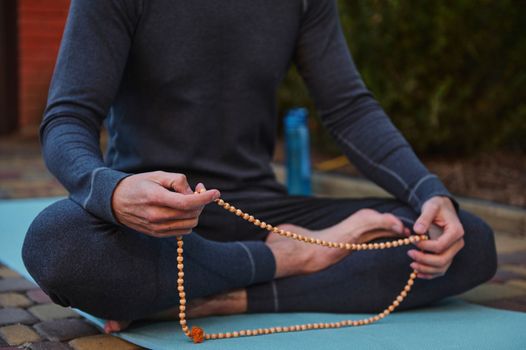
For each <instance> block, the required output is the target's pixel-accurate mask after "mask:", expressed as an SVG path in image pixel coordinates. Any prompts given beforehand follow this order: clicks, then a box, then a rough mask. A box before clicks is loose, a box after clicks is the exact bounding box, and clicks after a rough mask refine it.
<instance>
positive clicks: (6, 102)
mask: <svg viewBox="0 0 526 350" xmlns="http://www.w3.org/2000/svg"><path fill="white" fill-rule="evenodd" d="M17 37H18V28H17V0H0V135H4V134H7V133H10V132H13V131H15V130H16V128H17V127H18V40H17Z"/></svg>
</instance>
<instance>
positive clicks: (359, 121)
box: [295, 0, 458, 212]
mask: <svg viewBox="0 0 526 350" xmlns="http://www.w3.org/2000/svg"><path fill="white" fill-rule="evenodd" d="M303 3H304V9H303V10H304V13H303V18H302V23H301V28H300V34H299V37H298V41H297V46H296V51H295V63H296V65H297V67H298V70H299V72H300V74H301V75H302V77H303V79H304V81H305V83H306V84H307V86H308V88H309V91H310V93H311V95H312V98H313V100H314V102H315V104H316V107H317V109H318V111H319V113H320V116H321V119H322V122H323V124H324V125H325V127H326V128H327V129H328V130H329V132H330V133H331V135H332V136H333V137H334V138H335V139H336V141H337V142H338V144H339V146H340V147H341V148H342V150H343V152H344V153H345V154H346V156H347V157H348V158H349V159H350V161H351V162H352V163H353V164H355V165H356V166H357V168H358V169H359V170H360V171H361V172H362V173H363V174H364V175H365V176H367V177H368V178H369V179H371V180H372V181H374V182H375V183H376V184H378V185H379V186H381V187H382V188H384V189H385V190H386V191H388V192H389V193H391V194H393V195H394V196H395V197H396V198H398V199H400V200H402V201H404V202H406V203H408V204H409V205H410V206H411V207H412V208H413V209H414V210H416V211H417V212H420V210H421V207H422V205H423V203H424V202H425V201H426V200H428V199H429V198H431V197H434V196H446V197H449V198H451V199H452V201H453V203H454V205H455V206H457V207H458V204H457V203H456V201H455V200H454V199H453V196H452V195H451V194H450V193H449V192H448V190H447V189H446V188H445V186H444V185H443V183H442V182H441V181H440V180H439V179H438V177H437V176H436V175H434V174H431V173H430V172H429V171H428V170H427V169H426V167H425V166H424V165H423V164H422V163H421V162H420V160H419V159H418V158H417V156H416V155H415V153H414V152H413V150H412V148H411V146H410V145H409V144H408V142H407V141H406V140H405V138H404V137H403V136H402V135H401V133H400V132H399V131H398V130H397V128H396V127H395V126H394V125H393V124H392V122H391V121H390V119H389V117H388V116H387V115H386V113H385V112H384V110H383V109H382V108H381V106H380V105H379V104H378V102H377V101H376V100H375V99H374V97H373V96H372V94H371V93H370V92H369V91H368V89H367V88H366V87H365V84H364V83H363V81H362V79H361V77H360V74H359V73H358V71H357V69H356V67H355V65H354V63H353V60H352V58H351V55H350V53H349V49H348V47H347V43H346V41H345V37H344V35H343V31H342V28H341V25H340V23H339V18H338V11H337V7H336V1H335V0H311V1H304V2H303Z"/></svg>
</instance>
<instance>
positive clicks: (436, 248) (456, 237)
mask: <svg viewBox="0 0 526 350" xmlns="http://www.w3.org/2000/svg"><path fill="white" fill-rule="evenodd" d="M457 221H458V220H457ZM463 236H464V231H463V228H462V225H461V224H460V223H459V222H453V223H448V224H447V225H446V227H445V228H444V233H443V234H442V235H441V236H440V237H438V239H436V240H432V239H431V240H426V241H422V242H418V243H416V246H417V247H418V248H420V249H423V250H427V251H430V252H433V253H437V254H440V253H442V252H444V251H445V250H446V249H448V248H449V247H450V246H452V245H453V244H454V243H455V242H457V241H460V240H461V239H462V237H463Z"/></svg>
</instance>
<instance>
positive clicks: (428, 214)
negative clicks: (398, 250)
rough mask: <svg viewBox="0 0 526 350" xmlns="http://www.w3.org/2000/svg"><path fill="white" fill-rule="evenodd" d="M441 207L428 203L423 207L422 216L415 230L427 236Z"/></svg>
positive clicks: (414, 227) (417, 221)
mask: <svg viewBox="0 0 526 350" xmlns="http://www.w3.org/2000/svg"><path fill="white" fill-rule="evenodd" d="M439 209H440V207H439V206H438V205H437V204H435V203H434V202H428V203H426V204H425V205H424V206H423V207H422V214H420V217H419V218H418V219H417V220H416V222H415V225H414V226H413V230H414V231H415V232H416V233H419V234H422V235H423V234H425V233H426V232H427V230H429V226H430V225H431V223H432V222H433V220H435V218H436V216H437V214H438V211H439Z"/></svg>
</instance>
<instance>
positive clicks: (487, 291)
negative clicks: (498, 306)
mask: <svg viewBox="0 0 526 350" xmlns="http://www.w3.org/2000/svg"><path fill="white" fill-rule="evenodd" d="M460 297H461V298H462V299H464V300H467V301H471V302H474V303H481V302H486V301H489V300H497V299H507V298H515V297H522V298H526V290H523V289H521V288H517V287H514V286H510V285H508V284H497V283H486V284H483V285H480V286H478V287H477V288H474V289H472V290H470V291H469V292H467V293H464V294H461V295H460Z"/></svg>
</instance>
